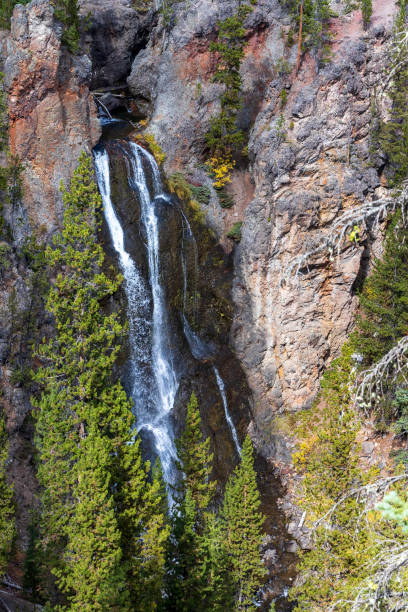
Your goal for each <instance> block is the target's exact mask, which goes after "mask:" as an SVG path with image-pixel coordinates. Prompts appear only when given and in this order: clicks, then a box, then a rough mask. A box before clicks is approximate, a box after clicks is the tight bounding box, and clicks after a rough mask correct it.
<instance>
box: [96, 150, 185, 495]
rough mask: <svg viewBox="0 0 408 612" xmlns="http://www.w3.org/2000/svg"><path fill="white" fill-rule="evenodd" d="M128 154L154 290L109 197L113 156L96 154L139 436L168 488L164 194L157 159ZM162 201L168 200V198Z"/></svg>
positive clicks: (174, 384) (170, 379) (172, 388)
mask: <svg viewBox="0 0 408 612" xmlns="http://www.w3.org/2000/svg"><path fill="white" fill-rule="evenodd" d="M124 155H125V159H126V160H127V163H128V170H129V184H130V186H131V188H132V189H133V190H134V191H135V192H136V193H137V195H138V196H139V198H140V203H141V211H142V216H141V220H142V223H143V225H144V228H145V231H146V241H147V245H146V246H147V255H148V264H149V281H150V290H149V288H148V287H147V286H146V283H145V281H144V279H143V277H142V275H141V274H140V272H139V271H138V270H137V268H136V266H135V263H134V261H133V260H132V258H131V257H130V255H129V253H128V252H127V251H126V249H125V242H124V232H123V229H122V227H121V225H120V222H119V219H118V217H117V215H116V213H115V209H114V205H113V202H112V198H111V187H110V170H109V155H108V152H107V151H106V149H104V148H99V149H98V150H96V151H95V167H96V175H97V180H98V185H99V189H100V192H101V196H102V201H103V209H104V214H105V219H106V222H107V224H108V227H109V231H110V234H111V238H112V243H113V246H114V248H115V250H116V252H117V254H118V257H119V263H120V267H121V269H122V272H123V276H124V279H125V292H126V296H127V299H128V319H129V328H130V334H129V341H130V349H131V355H130V360H131V374H132V398H133V401H134V410H135V415H136V420H137V422H136V426H137V429H138V431H140V430H142V429H144V430H145V431H147V432H150V434H151V435H152V436H153V440H154V445H155V449H156V452H157V455H158V456H159V458H160V461H161V464H162V469H163V475H164V479H165V481H166V482H167V484H170V485H172V484H174V483H175V479H176V470H175V460H176V458H177V452H176V447H175V444H174V435H173V431H172V426H171V422H170V412H171V410H172V408H173V404H174V399H175V396H176V393H177V388H178V384H179V383H178V376H177V372H176V370H175V368H174V366H173V355H172V350H171V344H172V342H171V338H170V331H169V325H168V316H167V310H166V304H165V299H164V293H163V289H162V286H161V282H160V259H159V227H158V219H157V216H156V212H155V207H156V206H157V205H158V204H157V201H155V200H154V197H155V196H159V195H160V194H161V182H160V175H159V170H158V168H157V164H156V162H155V160H154V158H153V157H152V156H151V155H150V154H149V153H147V152H146V151H144V149H142V148H141V147H139V146H138V145H136V144H134V143H130V145H129V149H126V150H125V149H124ZM143 162H145V163H146V164H147V166H148V168H149V169H150V171H151V173H152V177H153V189H154V197H153V198H151V197H150V193H149V188H148V184H147V177H146V174H145V171H144V163H143ZM163 199H166V196H165V195H164V194H163ZM170 497H171V493H170ZM170 501H171V500H170Z"/></svg>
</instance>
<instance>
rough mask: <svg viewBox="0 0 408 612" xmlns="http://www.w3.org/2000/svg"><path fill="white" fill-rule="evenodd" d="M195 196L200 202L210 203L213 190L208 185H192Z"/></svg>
mask: <svg viewBox="0 0 408 612" xmlns="http://www.w3.org/2000/svg"><path fill="white" fill-rule="evenodd" d="M190 189H191V192H192V194H193V197H194V199H195V200H197V202H199V203H200V204H208V202H209V201H210V198H211V191H210V188H209V187H207V185H199V186H198V187H196V186H194V185H190Z"/></svg>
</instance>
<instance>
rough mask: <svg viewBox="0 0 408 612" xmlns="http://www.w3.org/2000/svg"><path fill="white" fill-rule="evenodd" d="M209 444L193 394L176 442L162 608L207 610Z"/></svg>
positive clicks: (211, 484) (210, 488) (184, 611)
mask: <svg viewBox="0 0 408 612" xmlns="http://www.w3.org/2000/svg"><path fill="white" fill-rule="evenodd" d="M209 447H210V440H209V438H207V439H206V440H203V436H202V433H201V418H200V413H199V410H198V402H197V398H196V396H195V394H194V393H193V394H192V395H191V398H190V402H189V404H188V407H187V416H186V426H185V429H184V432H183V434H182V435H181V438H180V440H178V442H177V450H178V456H179V459H180V463H179V469H180V471H181V472H182V477H181V483H180V486H179V490H178V491H177V493H176V502H175V504H174V507H173V509H172V517H171V527H172V529H171V535H170V539H169V547H168V552H167V572H166V574H167V581H166V582H167V585H166V600H165V609H166V610H169V611H173V610H174V611H176V610H177V611H180V612H188V611H190V610H192V609H196V610H203V612H204V610H206V609H207V608H206V607H205V606H206V603H205V599H204V597H203V593H204V590H205V588H206V585H207V584H208V576H207V573H206V571H205V570H204V569H203V565H202V563H203V561H204V559H203V556H202V546H205V545H207V543H208V542H207V539H206V538H207V533H206V522H205V511H206V510H207V508H208V506H209V504H210V503H211V501H212V499H213V496H214V493H215V487H216V482H215V481H213V482H211V481H210V475H211V471H212V460H213V454H212V453H210V450H209Z"/></svg>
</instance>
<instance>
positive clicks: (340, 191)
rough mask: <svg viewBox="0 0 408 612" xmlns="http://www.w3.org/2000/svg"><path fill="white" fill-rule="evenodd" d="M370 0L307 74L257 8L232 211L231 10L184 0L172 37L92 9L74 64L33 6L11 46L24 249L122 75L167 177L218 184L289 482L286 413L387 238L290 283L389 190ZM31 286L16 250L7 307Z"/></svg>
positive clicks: (106, 6)
mask: <svg viewBox="0 0 408 612" xmlns="http://www.w3.org/2000/svg"><path fill="white" fill-rule="evenodd" d="M373 5H374V12H373V17H372V19H371V25H370V27H369V29H368V30H367V31H364V30H363V26H362V20H361V13H360V12H359V11H355V12H352V13H349V14H347V15H346V14H344V3H342V2H334V3H333V8H334V9H336V10H337V11H338V13H339V16H338V17H336V18H333V19H332V21H331V26H330V27H331V31H332V35H333V40H332V44H331V57H330V58H329V61H328V62H327V63H326V64H325V65H321V66H319V67H317V65H316V59H315V57H314V56H313V55H312V54H310V53H306V54H305V55H304V57H303V58H302V63H301V68H300V71H299V73H298V74H297V75H296V74H295V64H296V44H291V45H290V46H289V45H288V32H289V30H290V27H291V20H290V18H289V15H288V12H287V9H286V8H285V6H284V3H282V2H279V1H278V0H259V1H258V4H257V6H256V7H255V8H254V11H253V12H252V13H251V15H250V16H249V17H248V20H247V25H248V37H247V42H248V44H247V46H246V49H245V59H244V62H243V65H242V76H243V83H244V88H243V107H242V109H241V112H240V119H239V120H240V125H241V127H242V128H243V129H245V130H247V131H248V133H249V145H248V162H247V163H242V164H241V165H240V166H239V167H237V169H236V170H234V172H233V175H232V182H231V185H230V187H229V192H230V194H231V195H233V197H234V200H235V205H234V206H233V207H232V208H230V209H222V208H221V207H220V205H219V202H218V199H217V195H216V193H215V191H214V189H213V187H212V184H211V179H210V178H209V177H208V175H207V173H206V169H205V167H203V162H204V161H205V156H204V155H203V149H204V144H205V139H204V136H205V133H206V131H207V130H208V127H209V122H210V117H211V115H212V114H214V113H216V112H217V110H218V108H219V97H220V92H221V88H220V86H219V85H218V84H216V83H214V82H213V80H212V76H213V74H214V70H215V68H216V58H215V56H214V54H213V53H212V52H210V50H209V43H210V41H211V40H214V39H215V37H216V30H217V22H218V20H220V19H223V18H225V17H227V16H228V15H230V14H231V13H232V11H233V8H234V7H235V6H236V3H235V2H232V1H231V0H223V1H220V2H213V1H211V0H190V1H189V2H181V3H176V4H175V5H174V18H173V19H172V23H171V26H170V27H167V28H164V27H163V23H162V19H161V18H160V17H159V16H158V15H157V14H154V12H153V11H150V12H147V13H146V14H139V13H137V12H136V11H135V10H134V9H133V8H132V2H131V0H120V2H117V1H114V0H108V1H102V0H89V1H88V0H83V2H82V13H83V15H84V18H85V15H87V14H88V12H90V13H91V20H90V27H89V28H88V29H87V31H86V32H85V33H84V34H83V40H82V41H81V49H82V51H83V53H82V54H80V55H78V56H75V57H73V56H72V55H71V54H69V53H68V52H67V51H66V50H65V49H63V48H62V46H61V27H60V26H59V25H58V24H56V23H55V21H54V19H53V15H52V9H51V8H50V5H49V2H48V0H32V2H31V4H30V5H28V6H17V7H16V9H15V12H14V17H13V20H12V29H11V33H10V35H6V34H4V33H3V34H2V36H1V39H0V42H1V45H2V48H3V52H4V54H5V55H7V59H6V61H5V74H6V84H7V87H8V88H9V94H10V95H9V118H10V141H11V142H10V144H11V149H12V152H13V153H15V154H17V155H19V156H20V157H21V159H22V160H23V166H24V172H23V188H24V197H23V201H22V202H19V203H17V204H16V205H15V206H14V207H10V206H6V207H5V211H4V216H5V219H6V221H7V222H8V223H9V225H10V227H11V228H12V230H13V235H14V246H18V245H21V244H22V242H23V241H24V239H25V238H26V237H27V236H30V235H31V233H32V231H33V230H35V234H36V235H37V236H42V238H43V239H49V238H50V236H51V235H52V234H53V233H54V232H55V230H56V228H58V226H59V224H60V221H61V213H62V201H61V195H60V192H59V183H60V180H61V179H62V180H63V182H64V183H65V184H67V183H68V181H69V178H70V176H71V174H72V171H73V169H74V167H75V166H76V163H77V158H78V155H79V153H80V151H81V150H83V149H84V150H86V151H88V152H89V151H90V150H91V148H92V147H93V146H94V145H95V144H96V143H97V142H98V140H99V137H100V134H101V131H100V126H99V121H98V119H97V108H96V104H95V102H94V98H93V96H92V93H91V92H92V90H94V89H97V88H99V89H100V90H101V91H102V90H104V89H109V88H116V87H121V88H123V87H125V81H126V79H127V84H128V87H129V91H130V93H129V92H128V93H127V95H128V96H129V97H131V98H132V99H133V101H132V104H134V107H135V108H136V109H137V108H138V109H139V110H140V111H141V112H142V113H146V114H147V118H148V121H149V123H148V131H149V132H151V133H153V134H154V135H155V137H156V139H157V141H158V142H159V143H160V145H161V147H162V149H163V151H164V152H165V154H166V162H165V171H166V173H167V174H171V173H173V172H176V171H177V172H182V173H183V174H184V175H185V176H186V177H187V179H188V180H189V181H190V182H191V183H193V184H196V185H206V186H208V187H209V188H210V191H211V199H210V201H209V203H208V204H202V210H203V212H204V214H205V218H206V221H207V223H208V226H209V227H210V228H211V229H212V231H213V232H214V234H215V236H216V238H217V240H218V241H219V243H220V244H221V246H222V247H223V248H224V250H225V251H226V253H227V254H229V253H230V252H231V251H232V250H233V254H232V256H233V258H234V263H235V265H234V279H233V292H232V302H233V310H234V313H233V320H232V325H231V331H230V338H229V342H230V347H231V348H232V350H233V351H234V352H235V355H236V356H237V357H238V359H239V361H240V362H241V364H242V366H243V368H244V371H245V374H246V376H247V380H248V383H249V386H250V389H251V392H252V423H251V433H252V435H253V438H254V439H255V441H256V442H257V446H258V449H259V450H260V451H261V452H262V454H263V456H264V457H265V458H267V459H269V460H271V461H273V462H275V464H276V465H278V466H279V468H280V471H281V474H284V473H285V470H286V469H287V465H288V464H289V462H290V442H288V441H286V440H285V439H284V436H282V435H281V433H280V432H279V431H278V429H277V426H276V419H275V416H276V415H279V414H281V413H283V412H284V411H296V410H299V409H301V408H304V407H308V406H310V404H311V402H312V401H313V399H314V397H315V395H316V392H317V389H318V384H319V378H320V376H321V373H322V371H323V370H324V368H325V367H326V366H327V364H328V363H329V361H330V360H331V359H332V358H333V357H335V356H336V355H337V354H338V352H339V349H340V347H341V345H342V344H343V342H344V341H345V340H346V338H347V335H348V333H349V332H350V330H351V328H352V325H353V317H354V313H355V310H356V306H357V298H356V292H357V290H358V288H359V286H360V285H361V281H362V279H363V278H364V276H365V274H366V272H367V269H368V267H369V262H370V257H371V254H372V252H373V250H374V251H375V250H376V249H378V248H379V240H378V236H377V234H375V233H374V234H373V233H370V232H364V231H363V228H361V240H360V242H359V243H358V244H353V243H351V242H350V241H349V240H347V239H346V240H345V241H344V242H343V244H342V245H341V249H340V253H339V255H338V256H337V255H336V254H334V257H329V254H327V253H323V254H321V256H320V257H319V258H317V259H314V260H313V261H312V262H311V264H310V266H309V268H308V269H307V268H304V269H302V270H301V272H302V274H300V275H298V277H297V278H295V277H294V276H293V275H292V276H289V277H287V275H286V273H287V271H288V270H289V268H290V265H291V262H292V261H293V260H294V259H295V258H296V257H299V256H300V255H302V254H304V253H306V252H308V251H309V250H310V249H311V248H312V247H313V246H314V245H318V244H319V243H321V241H322V240H323V238H324V236H325V235H327V234H328V232H329V231H330V226H331V223H332V222H333V221H334V220H335V219H336V218H337V217H338V216H339V215H340V214H341V213H342V212H343V211H346V210H348V209H349V208H351V207H353V206H356V205H358V204H359V203H362V202H364V201H367V200H373V199H376V198H377V197H380V196H382V195H384V193H386V192H387V187H386V180H385V178H384V174H383V172H384V165H385V159H384V158H383V157H381V155H379V154H378V153H377V152H376V151H372V147H371V136H370V128H369V124H370V121H371V118H372V115H371V112H372V111H371V103H372V100H373V94H374V92H375V91H376V90H377V91H378V92H380V90H381V84H382V80H383V78H384V74H386V71H387V65H388V61H389V60H388V47H389V40H390V34H391V28H392V21H393V15H394V13H395V2H394V0H387V1H381V0H375V1H374V2H373ZM283 90H284V91H286V92H287V95H286V94H285V96H284V97H286V98H287V101H286V104H284V105H282V102H281V101H282V99H283V97H282V93H281V92H282V91H283ZM281 115H282V118H281ZM236 221H243V227H242V240H241V242H240V244H239V245H236V246H234V247H233V243H232V241H231V240H229V239H228V238H227V237H226V234H227V231H228V230H229V229H230V227H231V226H232V224H233V223H235V222H236ZM29 278H30V272H29V271H28V269H27V267H26V265H25V264H24V262H22V261H20V260H18V259H17V257H16V256H15V255H13V257H12V263H11V267H10V269H9V270H8V271H7V273H6V274H5V275H4V277H3V281H2V283H3V284H2V286H1V288H0V289H1V291H0V302H1V307H2V309H3V311H5V310H7V308H8V304H9V300H10V295H11V293H12V291H13V290H15V293H16V296H17V301H18V303H19V307H20V309H24V308H26V307H27V304H28V303H29V297H28V290H29V289H28V280H29ZM4 321H5V322H4V324H3V323H2V326H1V330H0V331H1V334H0V336H1V342H0V357H1V360H2V361H1V364H2V370H1V372H2V381H1V382H2V387H3V389H6V394H5V395H4V398H5V400H6V409H7V415H8V421H7V422H8V430H9V433H10V439H11V455H10V460H11V466H12V467H11V477H12V478H13V480H14V481H15V482H16V483H17V485H16V491H17V493H18V497H19V508H20V510H19V512H20V514H21V516H22V517H23V518H22V519H21V525H23V524H24V525H26V524H27V517H28V509H29V507H30V503H31V492H32V490H33V488H35V484H34V481H33V475H32V474H33V471H32V450H30V448H28V447H29V445H30V436H32V427H31V424H30V423H29V422H28V420H27V419H28V415H29V412H30V404H29V397H28V396H27V393H26V391H25V390H24V388H23V386H22V385H21V384H15V383H11V382H10V377H11V374H12V372H11V371H10V369H9V368H8V366H7V359H8V356H7V350H8V349H7V347H8V346H9V344H10V341H11V336H12V334H13V327H12V322H11V320H10V318H5V319H4ZM43 324H44V325H46V324H47V320H45V321H44V322H43ZM1 347H3V348H4V350H3V352H2V349H1ZM230 384H231V385H233V380H232V379H231V383H230ZM27 448H28V450H27ZM27 474H28V476H27ZM297 536H298V537H299V538H300V537H301V534H297Z"/></svg>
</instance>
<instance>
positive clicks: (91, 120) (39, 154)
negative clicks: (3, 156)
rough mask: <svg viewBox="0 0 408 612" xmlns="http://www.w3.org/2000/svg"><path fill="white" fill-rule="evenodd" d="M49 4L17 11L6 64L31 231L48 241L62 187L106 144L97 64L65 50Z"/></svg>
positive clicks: (13, 136)
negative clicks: (92, 86) (95, 93)
mask: <svg viewBox="0 0 408 612" xmlns="http://www.w3.org/2000/svg"><path fill="white" fill-rule="evenodd" d="M60 35H61V32H60V28H59V27H58V26H56V24H55V22H54V20H53V12H52V8H51V7H50V5H49V3H48V2H46V1H45V0H38V1H36V2H34V3H32V5H31V9H30V11H28V10H27V7H25V6H18V7H17V8H16V10H15V12H14V17H13V21H12V29H11V37H10V41H9V48H8V59H7V61H6V80H7V85H8V87H9V117H10V145H11V150H12V152H13V153H14V154H16V155H18V156H19V157H20V158H21V159H22V160H23V165H24V173H23V187H24V202H25V205H26V207H27V212H28V217H29V220H30V222H31V223H32V225H33V226H34V227H36V228H41V229H42V230H43V231H44V233H47V234H49V233H50V232H52V231H53V230H54V229H55V228H56V227H58V221H59V219H60V217H61V213H62V206H61V197H60V193H59V185H60V181H61V180H63V181H64V183H67V182H68V181H69V178H70V176H71V174H72V171H73V169H74V168H75V165H76V160H77V158H78V156H79V154H80V152H81V151H82V150H83V149H85V150H86V151H90V150H91V148H92V147H93V146H94V145H95V144H96V142H97V141H98V139H99V137H100V128H99V122H98V119H97V116H96V106H95V103H94V101H93V98H92V96H91V94H90V93H89V86H88V83H89V82H90V78H91V64H90V60H89V59H88V58H87V57H86V56H83V57H75V58H72V57H70V56H69V55H68V54H67V52H66V51H65V50H64V49H62V48H61V41H60Z"/></svg>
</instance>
